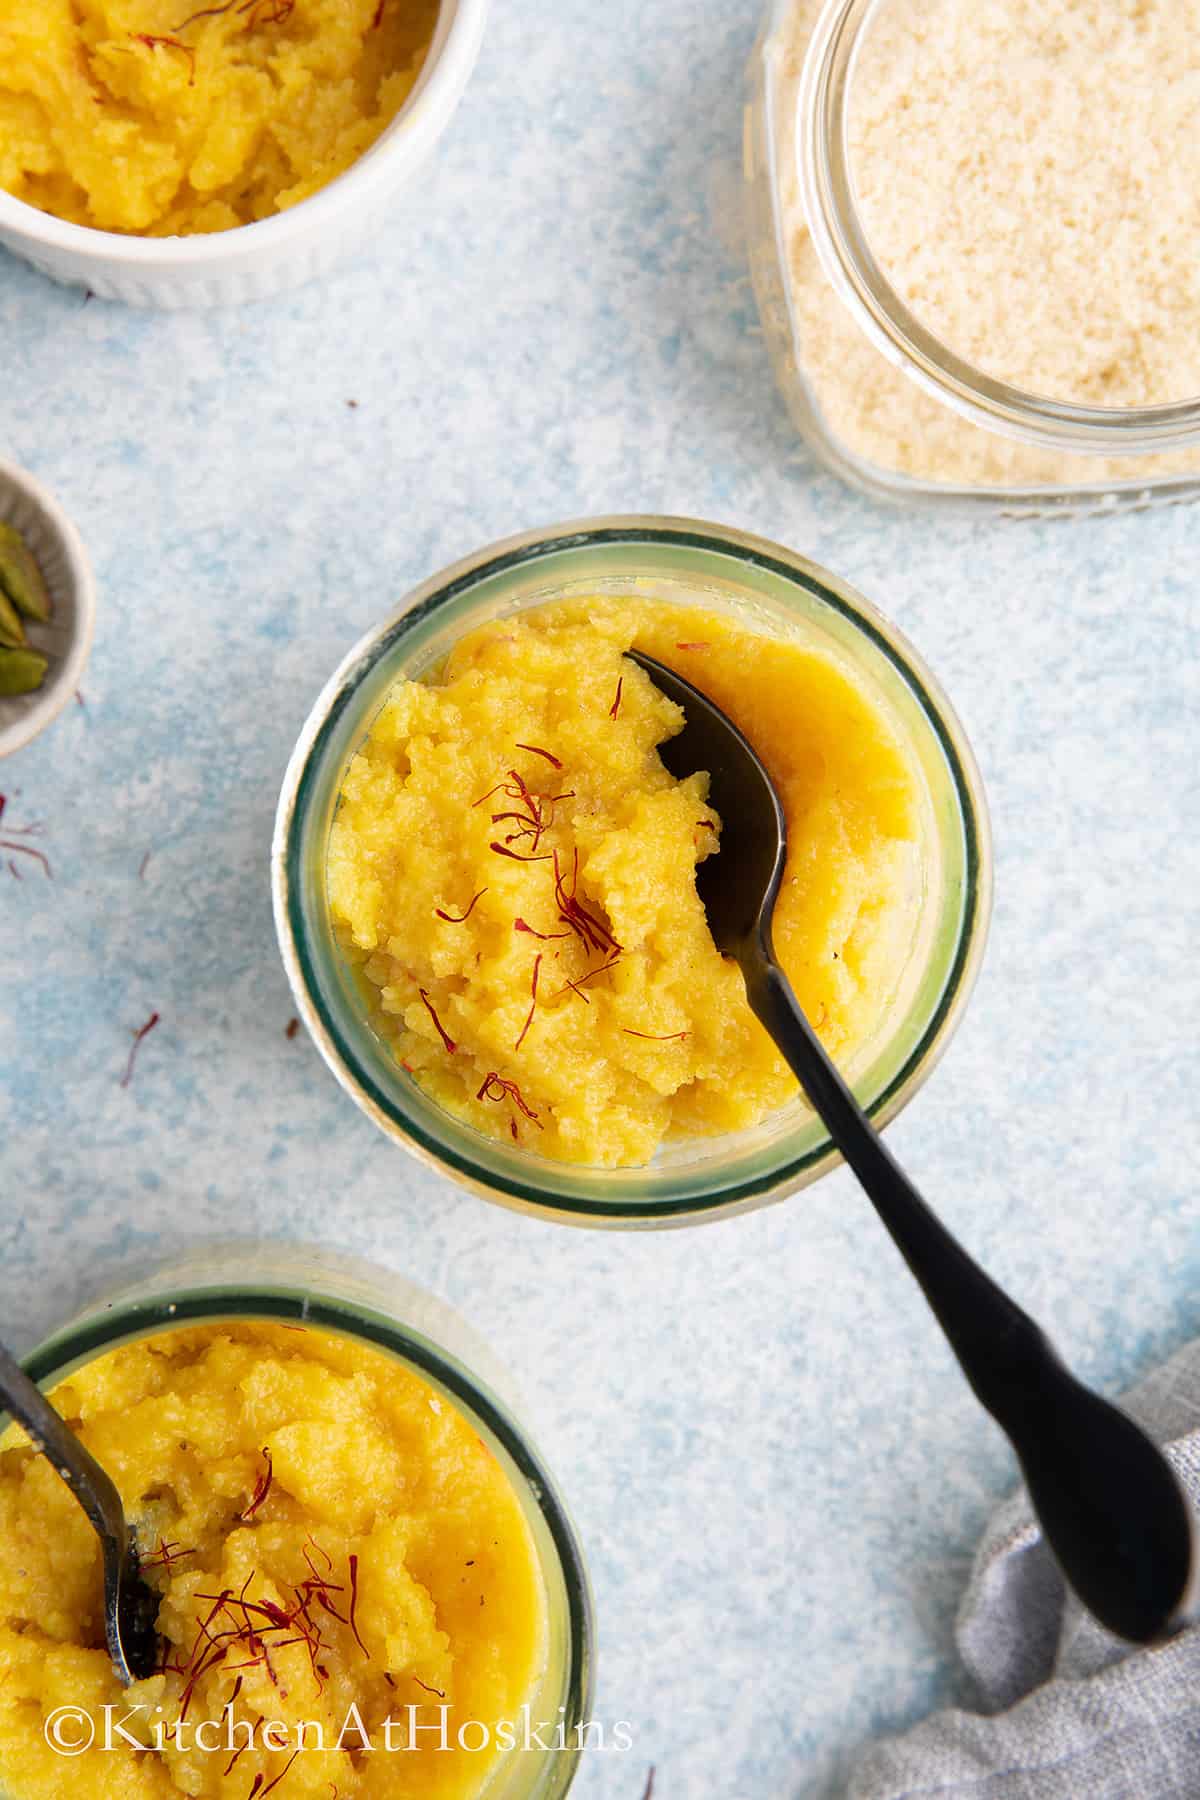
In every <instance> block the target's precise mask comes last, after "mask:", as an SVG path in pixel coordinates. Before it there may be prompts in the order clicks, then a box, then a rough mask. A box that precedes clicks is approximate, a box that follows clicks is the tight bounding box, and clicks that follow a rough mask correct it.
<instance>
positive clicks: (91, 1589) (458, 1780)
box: [0, 1322, 557, 1800]
mask: <svg viewBox="0 0 1200 1800" xmlns="http://www.w3.org/2000/svg"><path fill="white" fill-rule="evenodd" d="M52 1399H53V1401H54V1404H55V1406H56V1407H57V1408H58V1410H59V1411H60V1412H61V1413H62V1414H63V1415H64V1417H65V1418H67V1419H68V1420H69V1421H70V1422H71V1424H72V1426H73V1428H74V1429H75V1430H76V1431H77V1432H78V1434H79V1436H80V1437H81V1438H82V1440H83V1442H84V1443H85V1444H86V1445H87V1447H88V1449H89V1450H91V1451H92V1452H93V1453H94V1454H95V1455H96V1456H97V1457H98V1458H99V1460H100V1462H101V1463H102V1464H103V1466H104V1467H105V1468H106V1469H107V1470H109V1472H110V1473H111V1474H112V1476H113V1478H114V1480H115V1481H116V1484H117V1486H118V1488H119V1489H120V1491H121V1496H122V1499H123V1500H124V1503H125V1506H126V1509H127V1512H128V1514H129V1516H130V1517H131V1519H132V1520H133V1521H134V1522H135V1525H136V1527H137V1530H138V1540H139V1546H140V1548H141V1551H142V1555H143V1563H144V1567H145V1573H146V1578H147V1580H149V1581H150V1582H151V1583H152V1585H153V1586H154V1587H155V1588H156V1589H157V1590H158V1591H159V1592H160V1593H161V1595H162V1602H161V1607H160V1611H159V1617H158V1631H159V1635H160V1638H161V1639H162V1649H163V1657H162V1661H163V1663H164V1666H165V1672H163V1673H160V1674H156V1675H153V1676H152V1677H151V1678H150V1679H149V1680H146V1681H141V1682H137V1683H135V1684H134V1685H133V1686H132V1687H129V1688H122V1687H121V1686H120V1685H119V1684H118V1682H117V1679H116V1677H115V1675H114V1674H113V1671H112V1667H111V1664H110V1663H109V1659H108V1654H107V1652H106V1650H105V1647H104V1630H103V1611H102V1592H103V1585H102V1576H101V1566H100V1552H99V1546H98V1543H97V1540H96V1537H95V1535H94V1533H93V1531H92V1529H91V1526H90V1525H89V1524H88V1522H87V1519H86V1518H85V1516H84V1514H83V1512H82V1510H81V1509H80V1506H79V1504H78V1502H77V1501H76V1500H75V1499H74V1498H73V1496H72V1495H71V1493H70V1492H69V1490H68V1489H67V1487H66V1486H65V1485H64V1484H63V1482H62V1481H61V1480H60V1479H59V1477H58V1476H57V1475H56V1474H55V1472H54V1470H53V1469H52V1468H51V1466H50V1465H49V1463H48V1462H47V1461H46V1460H45V1458H44V1457H41V1456H39V1455H36V1454H35V1453H34V1452H33V1451H32V1449H31V1448H30V1447H29V1445H28V1440H27V1439H26V1438H25V1436H24V1434H23V1433H22V1432H21V1431H20V1430H19V1429H18V1428H16V1427H10V1429H9V1430H8V1431H7V1432H6V1433H5V1435H4V1437H3V1438H2V1439H0V1789H2V1790H3V1792H4V1794H5V1796H6V1797H7V1800H59V1797H60V1796H63V1795H66V1794H68V1793H71V1794H86V1795H87V1796H88V1800H168V1797H170V1796H173V1795H178V1794H188V1795H193V1796H206V1797H207V1796H216V1797H219V1800H246V1796H247V1795H248V1794H249V1793H250V1792H251V1791H252V1790H253V1791H254V1792H256V1793H257V1792H259V1791H261V1790H262V1789H263V1788H265V1787H267V1785H268V1784H269V1783H271V1782H272V1781H274V1780H275V1778H276V1777H278V1776H280V1775H281V1773H282V1771H283V1770H284V1768H285V1766H286V1765H287V1764H288V1762H289V1758H291V1757H292V1755H293V1752H294V1751H295V1750H296V1749H297V1747H298V1746H299V1745H300V1744H301V1727H302V1726H304V1728H305V1729H304V1732H303V1740H302V1742H303V1747H302V1748H300V1752H299V1754H298V1755H296V1756H295V1759H294V1761H293V1762H292V1765H291V1767H290V1768H288V1772H287V1776H286V1780H285V1781H282V1782H281V1783H280V1786H279V1789H278V1792H279V1796H280V1800H306V1797H307V1800H330V1795H331V1794H333V1793H336V1794H337V1795H338V1800H369V1797H370V1796H373V1795H388V1796H399V1795H411V1796H414V1800H415V1797H417V1796H420V1797H421V1800H468V1796H473V1795H475V1794H477V1793H478V1792H479V1791H480V1789H481V1787H482V1786H483V1784H484V1781H485V1778H486V1776H487V1775H488V1774H489V1773H490V1771H491V1770H492V1769H493V1768H494V1766H495V1750H494V1747H493V1748H492V1750H490V1751H479V1752H473V1751H472V1750H470V1749H467V1750H460V1749H459V1748H458V1747H457V1743H456V1734H457V1731H458V1728H459V1725H460V1723H461V1722H463V1721H468V1720H469V1721H479V1722H481V1723H483V1724H489V1723H492V1722H496V1721H501V1720H504V1721H510V1720H515V1719H517V1718H518V1716H519V1708H520V1707H521V1705H522V1703H523V1702H525V1701H527V1700H530V1699H531V1698H532V1695H533V1690H534V1688H535V1686H536V1684H537V1682H538V1679H539V1676H540V1674H541V1669H542V1659H543V1657H544V1639H545V1603H544V1595H543V1589H542V1584H541V1581H540V1576H539V1573H538V1568H537V1561H536V1551H535V1549H534V1545H533V1541H532V1537H531V1534H530V1531H529V1527H528V1524H527V1522H526V1519H525V1516H524V1514H523V1512H522V1510H521V1505H520V1502H519V1501H518V1499H517V1496H516V1494H515V1492H514V1491H513V1489H512V1487H511V1485H510V1483H509V1481H508V1478H507V1477H506V1475H505V1474H504V1472H503V1471H502V1469H501V1468H500V1466H499V1464H498V1463H497V1461H496V1460H495V1458H494V1457H493V1456H492V1455H491V1453H490V1452H489V1451H488V1450H487V1449H486V1448H485V1447H484V1445H483V1444H482V1443H481V1442H480V1440H479V1438H478V1437H477V1436H476V1435H475V1432H474V1431H473V1430H472V1428H471V1426H470V1425H469V1424H468V1422H467V1421H466V1420H465V1419H464V1418H463V1417H462V1416H461V1415H460V1414H459V1413H458V1412H456V1411H455V1409H454V1408H453V1407H452V1406H451V1405H450V1404H449V1402H448V1401H446V1400H444V1399H443V1398H441V1397H440V1396H439V1395H437V1394H436V1393H435V1392H434V1390H433V1389H432V1388H431V1387H429V1386H428V1385H427V1383H426V1382H424V1381H423V1380H421V1379H420V1378H419V1377H418V1376H417V1375H415V1374H414V1373H413V1372H412V1371H411V1370H409V1369H407V1368H406V1367H405V1366H404V1365H402V1364H401V1363H399V1362H397V1361H395V1360H394V1359H392V1358H390V1357H387V1356H385V1355H384V1354H383V1353H381V1352H377V1351H374V1350H371V1349H369V1348H367V1347H365V1346H363V1345H361V1344H358V1343H355V1342H354V1341H353V1340H351V1339H349V1338H344V1337H340V1336H338V1335H336V1334H334V1333H332V1332H328V1331H323V1330H322V1331H316V1330H309V1329H300V1328H294V1327H286V1326H282V1325H276V1324H270V1323H265V1322H264V1323H258V1322H238V1323H231V1324H221V1325H212V1326H197V1327H193V1328H187V1329H181V1330H177V1331H171V1332H165V1333H162V1334H161V1335H158V1336H155V1337H151V1338H146V1339H142V1340H141V1341H140V1342H137V1343H133V1344H128V1345H125V1346H123V1347H122V1348H120V1349H117V1350H114V1351H111V1352H109V1353H108V1354H106V1355H104V1356H101V1357H99V1358H97V1360H96V1361H94V1362H92V1363H89V1364H87V1365H86V1366H85V1367H83V1368H81V1369H80V1370H78V1371H77V1372H76V1373H75V1374H73V1375H71V1376H70V1377H68V1379H66V1380H65V1381H63V1382H62V1383H60V1384H59V1385H58V1386H57V1387H56V1388H55V1390H54V1392H53V1395H52ZM268 1469H269V1470H270V1480H269V1482H268V1480H267V1471H268ZM264 1489H265V1493H264ZM305 1584H307V1587H306V1585H305ZM318 1584H324V1585H323V1592H324V1602H323V1601H322V1600H320V1599H319V1598H317V1594H318V1592H319V1591H320V1588H319V1585H318ZM222 1594H223V1595H225V1596H226V1603H225V1604H224V1605H223V1606H218V1607H214V1605H213V1600H214V1598H215V1597H216V1596H219V1595H222ZM306 1594H307V1596H308V1607H307V1625H306V1626H304V1627H302V1626H301V1625H300V1624H294V1625H290V1626H286V1627H285V1626H278V1627H272V1624H271V1619H270V1610H269V1609H270V1608H272V1607H274V1608H278V1609H280V1611H281V1614H284V1615H287V1614H291V1613H292V1612H293V1609H294V1608H295V1606H296V1603H297V1600H298V1599H300V1598H303V1597H304V1596H305V1595H306ZM243 1600H244V1601H245V1602H246V1603H247V1604H246V1606H242V1601H243ZM326 1603H327V1604H326ZM330 1608H332V1609H333V1610H330ZM239 1609H240V1610H239ZM247 1609H249V1610H247ZM255 1609H257V1610H255ZM335 1612H336V1613H337V1614H340V1619H339V1618H338V1617H335V1616H334V1614H335ZM203 1621H208V1624H207V1626H205V1625H204V1624H203V1623H202V1622H203ZM247 1621H249V1622H251V1623H253V1624H254V1625H255V1626H256V1628H257V1630H258V1631H260V1632H261V1633H262V1637H261V1640H260V1641H259V1643H258V1644H257V1645H256V1644H254V1643H252V1642H250V1641H248V1640H247V1638H246V1636H245V1632H244V1629H243V1630H241V1631H239V1629H238V1627H239V1624H240V1625H242V1626H243V1627H244V1625H245V1623H246V1622H247ZM314 1628H315V1629H316V1630H318V1631H319V1644H318V1647H317V1648H316V1649H315V1650H314V1651H313V1652H312V1653H310V1651H309V1649H308V1647H307V1646H306V1644H305V1643H304V1642H303V1641H296V1640H297V1638H300V1639H301V1640H303V1637H304V1636H305V1635H306V1632H307V1634H311V1632H312V1631H313V1629H314ZM222 1634H227V1635H222ZM289 1639H290V1640H292V1641H291V1642H288V1640H289ZM222 1645H224V1651H223V1653H220V1654H214V1653H215V1652H220V1649H221V1646H222ZM264 1645H265V1647H266V1651H267V1655H266V1657H265V1658H264V1657H262V1656H260V1655H259V1654H258V1652H259V1650H260V1649H261V1648H262V1646H264ZM210 1657H211V1660H210V1661H209V1666H208V1667H207V1668H205V1666H204V1665H205V1662H206V1659H209V1658H210ZM197 1667H199V1668H200V1669H201V1671H202V1672H201V1673H200V1674H199V1678H198V1679H197V1680H195V1681H194V1683H192V1691H191V1694H190V1698H188V1699H187V1703H186V1705H185V1696H186V1694H187V1689H188V1685H189V1680H190V1677H191V1674H192V1673H193V1672H194V1671H195V1670H196V1669H197ZM442 1696H444V1704H445V1705H446V1706H447V1707H448V1709H449V1711H448V1715H447V1735H448V1740H449V1743H450V1748H449V1749H448V1750H442V1749H441V1748H440V1741H441V1740H440V1732H441V1719H440V1708H441V1707H442V1705H443V1699H442ZM106 1706H109V1707H112V1708H114V1709H115V1712H114V1714H113V1715H111V1716H112V1717H115V1719H117V1720H119V1721H121V1722H122V1724H123V1726H124V1729H125V1730H126V1731H128V1732H129V1733H130V1734H131V1735H133V1736H135V1737H137V1739H138V1741H139V1742H142V1743H145V1744H146V1745H147V1746H148V1748H146V1749H144V1750H135V1749H133V1748H131V1747H130V1746H129V1745H128V1744H126V1743H125V1742H124V1740H123V1738H121V1737H119V1736H116V1735H115V1733H114V1732H111V1731H110V1734H109V1735H110V1738H111V1740H112V1742H113V1743H114V1745H115V1747H114V1748H112V1749H105V1748H103V1741H104V1732H105V1713H104V1708H105V1707H106ZM410 1706H415V1707H417V1708H419V1711H418V1712H417V1713H416V1714H410V1713H409V1711H408V1709H409V1707H410ZM62 1707H72V1708H80V1709H82V1714H83V1716H84V1717H85V1719H86V1720H91V1721H94V1723H95V1726H96V1733H97V1741H96V1745H95V1747H94V1748H92V1749H90V1750H87V1751H86V1752H85V1753H84V1754H82V1755H79V1756H68V1755H65V1754H63V1753H62V1751H61V1750H56V1749H55V1748H54V1747H53V1744H52V1743H51V1742H49V1741H47V1721H49V1720H51V1718H52V1715H54V1714H55V1712H56V1710H57V1709H58V1708H62ZM352 1707H357V1709H358V1714H357V1720H355V1718H354V1717H353V1716H352V1715H351V1713H350V1709H351V1708H352ZM158 1709H161V1710H158ZM226 1709H228V1711H227V1710H226ZM389 1716H390V1717H392V1718H393V1719H395V1720H397V1721H398V1722H399V1727H398V1729H397V1730H396V1731H395V1734H394V1737H393V1743H392V1751H391V1753H389V1752H388V1750H387V1748H386V1741H385V1740H386V1733H385V1731H384V1728H383V1721H384V1720H385V1719H386V1718H388V1717H389ZM348 1717H350V1721H351V1722H350V1724H349V1727H348V1728H347V1727H346V1721H347V1718H348ZM414 1718H415V1719H416V1721H417V1723H418V1724H419V1725H422V1731H421V1733H420V1734H419V1735H418V1740H417V1747H416V1748H413V1749H404V1748H402V1747H401V1746H402V1744H403V1743H404V1742H405V1741H407V1740H406V1736H405V1733H406V1731H407V1728H408V1724H409V1722H410V1721H411V1720H412V1719H414ZM181 1719H182V1721H183V1723H182V1726H181V1727H180V1729H179V1732H178V1742H176V1740H175V1737H174V1736H173V1731H174V1728H175V1727H176V1725H177V1722H178V1721H180V1720H181ZM205 1721H219V1722H220V1727H219V1732H218V1731H217V1728H216V1726H215V1725H214V1726H213V1727H212V1728H210V1729H209V1730H208V1731H206V1732H204V1733H202V1734H201V1736H200V1738H199V1741H197V1738H196V1729H197V1727H198V1726H200V1725H202V1724H203V1723H204V1722H205ZM267 1721H275V1722H276V1723H277V1724H278V1726H279V1727H280V1729H277V1730H275V1731H274V1732H273V1733H271V1734H268V1733H267V1732H266V1722H267ZM358 1721H361V1724H362V1725H363V1726H365V1728H366V1732H367V1735H368V1737H369V1740H370V1742H371V1743H372V1744H373V1745H375V1750H374V1752H367V1751H365V1750H364V1749H363V1746H362V1738H361V1737H360V1736H359V1735H358ZM422 1722H423V1724H422ZM556 1722H557V1721H552V1723H556ZM318 1725H319V1726H320V1727H321V1731H322V1739H321V1740H320V1741H323V1743H324V1746H325V1747H324V1748H320V1747H318V1742H319V1740H318V1738H317V1735H316V1730H315V1728H316V1726H318ZM423 1725H428V1726H429V1727H430V1730H429V1732H428V1734H426V1733H425V1732H424V1729H423ZM84 1728H85V1727H84V1725H81V1724H79V1723H78V1721H76V1722H74V1723H70V1724H69V1725H65V1726H64V1727H63V1728H62V1729H63V1734H64V1735H63V1738H62V1739H61V1740H60V1741H64V1742H66V1743H68V1744H69V1743H71V1742H77V1741H79V1737H80V1735H81V1733H82V1731H83V1730H84ZM435 1728H436V1729H435ZM251 1731H252V1733H253V1739H254V1742H253V1744H252V1745H251V1747H249V1748H247V1749H244V1750H243V1751H241V1753H240V1754H239V1755H238V1756H237V1761H236V1766H233V1767H229V1766H228V1765H229V1764H230V1760H231V1757H230V1751H229V1748H228V1745H229V1744H230V1743H232V1744H233V1745H234V1746H235V1747H237V1746H239V1745H241V1744H242V1743H244V1742H246V1741H247V1739H248V1737H249V1735H250V1733H251ZM49 1735H50V1737H53V1736H54V1727H53V1725H51V1726H50V1727H49ZM339 1738H340V1739H341V1743H340V1746H339ZM477 1739H478V1732H476V1733H475V1734H474V1737H472V1734H470V1733H468V1734H467V1742H468V1744H471V1743H473V1742H474V1741H476V1740H477ZM160 1742H161V1746H162V1747H161V1748H159V1747H158V1744H159V1743H160ZM280 1746H283V1747H280ZM259 1776H261V1777H262V1779H261V1781H260V1782H259V1784H258V1787H257V1788H255V1785H254V1784H255V1778H256V1777H259Z"/></svg>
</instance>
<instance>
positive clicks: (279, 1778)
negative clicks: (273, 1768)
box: [251, 1744, 301, 1800]
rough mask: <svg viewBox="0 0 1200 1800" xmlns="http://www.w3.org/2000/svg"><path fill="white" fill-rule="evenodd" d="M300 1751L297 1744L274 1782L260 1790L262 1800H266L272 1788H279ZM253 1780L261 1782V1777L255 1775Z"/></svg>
mask: <svg viewBox="0 0 1200 1800" xmlns="http://www.w3.org/2000/svg"><path fill="white" fill-rule="evenodd" d="M300 1749H301V1746H300V1745H299V1744H297V1746H296V1748H295V1749H294V1750H293V1751H292V1754H291V1755H290V1756H289V1757H288V1759H287V1761H286V1763H284V1765H283V1768H282V1769H281V1770H280V1771H279V1774H278V1775H277V1776H276V1777H275V1779H274V1781H268V1783H267V1785H266V1787H265V1788H263V1789H262V1800H266V1797H267V1795H268V1794H269V1793H270V1792H271V1789H272V1788H277V1787H278V1786H279V1784H280V1782H281V1781H282V1780H283V1778H284V1776H285V1775H286V1774H287V1772H288V1770H289V1769H290V1768H291V1766H292V1764H293V1763H294V1762H295V1760H296V1758H297V1757H298V1756H299V1754H300ZM254 1779H255V1781H261V1780H262V1776H261V1775H256V1776H255V1777H254ZM253 1791H254V1790H253V1789H252V1790H251V1792H252V1793H253Z"/></svg>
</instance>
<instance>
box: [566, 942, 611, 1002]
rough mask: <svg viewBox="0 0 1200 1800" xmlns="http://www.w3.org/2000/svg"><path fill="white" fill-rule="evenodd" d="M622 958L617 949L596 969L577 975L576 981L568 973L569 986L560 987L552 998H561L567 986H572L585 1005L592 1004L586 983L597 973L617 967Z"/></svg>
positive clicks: (605, 972) (594, 977)
mask: <svg viewBox="0 0 1200 1800" xmlns="http://www.w3.org/2000/svg"><path fill="white" fill-rule="evenodd" d="M620 960H621V953H620V951H617V953H616V954H615V955H614V956H610V957H609V959H608V961H607V962H603V963H600V964H598V965H597V967H596V968H594V969H589V970H588V972H587V974H586V975H578V976H576V978H575V980H574V981H572V980H571V977H570V976H569V975H568V977H567V987H565V988H560V989H559V991H558V993H557V994H554V995H553V996H552V998H553V999H555V1000H559V999H561V997H562V996H563V994H565V993H566V991H567V988H571V989H573V990H574V992H575V993H577V994H578V995H579V998H580V999H581V1000H582V1001H583V1003H584V1005H585V1006H590V1005H591V1001H590V1000H589V999H588V997H587V995H586V994H585V993H584V991H583V987H584V983H585V982H588V981H595V979H596V977H597V975H606V974H607V973H608V971H609V969H612V968H615V967H616V965H617V963H619V962H620Z"/></svg>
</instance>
